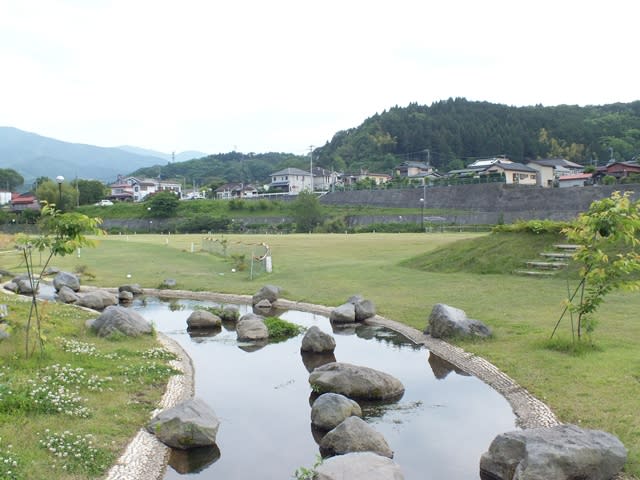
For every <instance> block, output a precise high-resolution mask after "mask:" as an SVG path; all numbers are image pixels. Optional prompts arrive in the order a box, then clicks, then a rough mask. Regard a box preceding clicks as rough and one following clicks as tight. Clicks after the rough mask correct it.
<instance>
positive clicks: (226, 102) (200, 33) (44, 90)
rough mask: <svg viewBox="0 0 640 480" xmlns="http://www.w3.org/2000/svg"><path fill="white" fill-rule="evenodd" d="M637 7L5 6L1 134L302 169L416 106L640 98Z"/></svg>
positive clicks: (283, 2) (429, 0)
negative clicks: (338, 136)
mask: <svg viewBox="0 0 640 480" xmlns="http://www.w3.org/2000/svg"><path fill="white" fill-rule="evenodd" d="M639 14H640V2H638V1H637V0H608V1H602V0H600V1H592V0H586V1H585V0H581V1H575V2H574V1H564V0H535V1H530V0H508V1H506V0H505V1H498V0H460V1H456V0H446V1H445V0H393V1H391V0H387V1H384V2H382V1H378V0H366V1H360V0H337V1H334V0H322V1H314V2H311V1H307V0H201V1H200V0H174V1H163V0H122V1H107V0H58V1H46V0H41V1H37V0H0V126H11V127H16V128H20V129H22V130H27V131H30V132H34V133H38V134H40V135H45V136H48V137H53V138H57V139H59V140H64V141H69V142H77V143H87V144H91V145H99V146H105V147H112V146H119V145H134V146H138V147H143V148H149V149H153V150H158V151H162V152H165V153H170V152H172V151H175V152H181V151H184V150H199V151H202V152H205V153H219V152H228V151H232V150H237V151H241V152H245V153H248V152H256V153H260V152H269V151H278V152H291V153H296V154H302V153H306V152H308V150H309V146H310V145H314V146H320V145H323V144H324V143H325V142H327V141H329V140H330V139H331V137H332V136H333V134H334V133H336V132H337V131H339V130H343V129H347V128H351V127H356V126H358V125H359V124H361V123H362V122H363V121H364V120H365V119H366V118H367V117H370V116H372V115H374V114H375V113H377V112H382V111H384V110H385V109H389V108H390V107H393V106H395V105H398V106H406V105H407V104H409V103H410V102H417V103H419V104H424V105H430V104H431V103H432V102H435V101H438V100H444V99H447V98H449V97H465V98H467V99H469V100H480V101H489V102H494V103H502V104H507V105H517V106H522V105H534V104H543V105H545V106H548V105H558V104H579V105H588V104H589V105H600V104H605V103H613V102H630V101H634V100H639V99H640V63H639V58H640V57H639V53H638V52H639V50H638V49H639V47H640V26H639V25H640V24H639V19H640V15H639Z"/></svg>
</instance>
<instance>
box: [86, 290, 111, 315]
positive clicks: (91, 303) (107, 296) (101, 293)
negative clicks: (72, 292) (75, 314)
mask: <svg viewBox="0 0 640 480" xmlns="http://www.w3.org/2000/svg"><path fill="white" fill-rule="evenodd" d="M117 304H118V297H117V296H116V295H115V294H113V293H111V292H108V291H106V290H92V291H90V292H87V293H83V294H81V295H80V298H78V300H77V301H76V305H80V306H81V307H86V308H91V309H93V310H104V309H105V308H107V307H109V306H111V305H117Z"/></svg>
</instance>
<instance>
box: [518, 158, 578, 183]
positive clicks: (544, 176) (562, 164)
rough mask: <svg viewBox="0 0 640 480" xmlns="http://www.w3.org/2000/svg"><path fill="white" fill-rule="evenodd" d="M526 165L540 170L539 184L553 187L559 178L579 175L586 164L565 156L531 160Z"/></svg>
mask: <svg viewBox="0 0 640 480" xmlns="http://www.w3.org/2000/svg"><path fill="white" fill-rule="evenodd" d="M526 165H527V166H528V167H531V168H534V169H536V170H537V171H538V172H539V175H538V185H540V186H542V187H553V186H555V185H556V184H557V182H556V180H557V179H558V178H560V177H562V176H565V175H578V174H581V173H582V172H583V171H584V166H582V165H580V164H578V163H574V162H570V161H569V160H565V159H564V158H543V159H538V160H531V161H530V162H527V164H526Z"/></svg>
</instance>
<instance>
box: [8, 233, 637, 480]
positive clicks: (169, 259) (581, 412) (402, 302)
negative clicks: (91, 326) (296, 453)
mask: <svg viewBox="0 0 640 480" xmlns="http://www.w3.org/2000/svg"><path fill="white" fill-rule="evenodd" d="M487 238H491V237H490V236H489V235H487V234H471V233H462V234H440V233H437V234H379V233H378V234H362V235H344V234H327V235H318V234H315V235H286V236H284V235H254V236H235V235H227V236H224V237H222V236H220V237H216V238H215V239H214V243H215V244H216V245H218V246H219V245H220V244H221V243H224V244H225V246H226V253H227V256H226V257H225V256H222V255H221V249H219V248H218V249H217V250H213V251H214V252H215V253H208V252H206V251H203V250H202V246H203V237H202V236H200V235H170V236H161V235H137V236H136V235H130V236H126V235H118V236H115V235H114V236H106V237H103V238H101V239H100V243H99V246H98V247H97V248H95V249H87V250H82V252H81V254H80V256H79V257H78V256H77V255H74V256H69V257H65V258H62V259H56V262H55V264H56V266H58V267H61V268H64V269H68V270H70V271H73V270H78V271H84V272H85V273H86V275H85V277H84V278H83V283H85V284H91V283H93V284H96V285H102V286H117V285H120V284H123V283H129V282H136V283H139V284H141V285H142V286H143V287H156V286H158V285H159V284H160V283H161V282H162V281H163V280H164V279H166V278H173V279H175V280H176V281H177V288H180V289H190V290H211V291H217V292H228V293H244V294H252V293H254V292H255V291H257V290H258V289H259V288H260V286H262V285H263V284H265V283H272V284H276V285H279V286H280V287H282V288H283V289H284V297H286V298H288V299H291V300H297V301H305V302H312V303H319V304H326V305H338V304H341V303H343V302H344V301H345V300H346V299H347V298H348V297H349V296H350V295H352V294H355V293H361V294H363V295H364V296H366V297H367V298H369V299H371V300H373V301H374V303H375V304H376V306H377V308H378V312H379V313H380V314H381V315H384V316H386V317H388V318H392V319H394V320H397V321H400V322H403V323H406V324H408V325H411V326H414V327H416V328H419V329H423V328H424V327H425V325H426V321H427V317H428V315H429V313H430V311H431V308H432V307H433V305H434V304H435V303H447V304H449V305H452V306H455V307H458V308H462V309H464V310H465V311H466V312H467V314H468V315H469V316H470V317H473V318H477V319H479V320H482V321H483V322H485V323H487V324H488V325H490V326H491V327H492V328H493V329H494V331H495V337H494V338H493V339H492V340H490V341H486V342H479V343H474V342H472V343H465V344H463V347H464V348H465V349H467V350H469V351H472V352H475V353H478V354H480V355H482V356H484V357H485V358H487V359H488V360H490V361H492V362H493V363H494V364H496V365H497V366H498V367H499V368H501V369H502V370H504V371H505V372H506V373H508V374H509V375H510V376H512V377H513V378H514V379H515V380H516V381H518V382H519V383H520V384H522V385H523V386H525V387H526V388H528V389H529V390H530V391H531V392H532V393H534V394H535V395H536V396H538V397H539V398H541V399H543V400H545V401H546V402H547V403H548V404H549V405H550V406H551V407H552V408H553V410H554V411H555V412H556V413H557V414H558V415H559V417H560V418H561V420H562V421H565V422H573V423H577V424H580V425H582V426H584V427H589V428H598V429H603V430H607V431H610V432H612V433H614V434H616V435H618V436H619V437H620V438H621V440H622V441H623V442H624V443H625V445H626V446H627V448H628V449H629V452H630V455H629V462H628V465H627V472H628V473H629V474H633V475H634V476H635V477H637V478H640V433H639V432H640V419H638V417H637V415H636V411H637V398H640V363H639V362H638V358H637V352H638V347H639V346H640V345H639V344H640V323H639V322H637V321H635V315H636V312H637V311H638V308H639V307H640V297H639V296H638V295H637V294H631V293H620V292H617V293H614V294H612V295H610V296H609V297H607V300H606V302H605V304H604V305H603V306H602V307H601V310H600V311H599V314H598V318H599V319H600V325H599V326H598V328H597V330H596V332H595V336H594V341H595V345H596V347H595V348H592V349H586V351H583V352H582V353H581V354H579V355H576V354H568V353H564V352H563V351H562V347H563V345H564V342H566V341H567V340H568V339H570V329H569V325H568V322H565V323H564V324H563V325H562V326H561V328H560V331H559V333H560V341H559V342H557V343H556V344H554V345H550V344H549V343H548V341H547V339H548V337H549V335H550V333H551V330H552V329H553V326H554V325H555V323H556V321H557V320H558V317H559V315H560V312H561V310H562V306H563V300H564V298H565V297H566V294H567V293H566V292H567V280H566V278H563V277H557V278H529V277H519V276H514V275H511V274H508V273H505V269H503V270H500V269H499V268H497V267H495V263H496V262H498V263H499V262H500V259H507V258H511V260H509V261H510V262H517V261H519V259H520V258H522V261H525V260H529V259H530V257H531V255H533V256H535V255H537V253H539V250H540V248H541V247H543V246H544V245H539V244H538V243H536V242H537V241H536V242H534V241H533V240H532V239H531V238H527V237H524V238H525V240H524V241H520V240H518V241H517V242H516V243H514V244H511V243H509V242H503V243H500V242H502V240H503V239H504V238H506V237H502V239H501V238H499V237H493V238H491V239H490V240H487ZM521 238H522V237H521ZM540 238H542V237H540ZM460 240H464V241H471V242H472V243H471V244H470V245H469V244H467V245H466V246H463V247H462V248H461V249H460V250H461V251H467V256H464V255H463V253H461V252H459V253H457V254H456V255H460V256H461V257H460V258H457V259H456V258H454V257H449V258H445V259H443V255H445V253H444V252H454V251H456V248H452V247H451V245H454V242H457V241H460ZM548 240H549V241H550V243H553V242H554V241H555V239H554V238H549V239H548ZM514 241H515V240H514ZM495 242H498V243H497V244H496V243H495ZM518 242H520V243H518ZM546 242H547V239H544V240H543V241H542V243H546ZM263 243H265V244H267V245H268V246H269V247H270V249H271V253H272V258H273V273H271V274H266V273H263V272H259V271H257V269H256V271H255V272H254V277H253V279H251V274H250V272H251V269H250V259H251V257H252V256H254V255H255V256H259V255H261V254H262V253H264V249H265V247H264V246H263V245H262V244H263ZM491 245H493V247H492V246H491ZM496 245H497V246H496ZM441 247H446V248H445V249H444V250H439V249H440V248H441ZM476 247H477V250H474V248H476ZM469 254H470V255H469ZM242 255H244V256H245V260H246V261H245V264H244V266H245V267H246V269H245V270H241V268H239V266H240V264H239V263H238V261H237V260H238V256H242ZM473 257H475V258H477V259H478V260H482V261H478V262H476V263H478V264H479V265H481V267H479V268H480V269H479V270H475V271H482V272H491V273H485V274H480V273H469V272H470V271H474V268H475V267H472V266H471V264H472V263H473V262H472V261H471V260H470V258H473ZM234 258H235V260H234ZM491 258H493V259H494V260H491ZM505 261H506V260H505ZM0 262H2V263H0V267H2V268H5V269H6V268H9V269H19V265H18V262H17V261H16V260H15V259H14V258H13V257H11V256H5V257H0ZM485 263H486V264H487V265H490V264H494V267H493V268H488V266H487V265H484V264H485ZM438 265H440V266H438ZM454 265H457V267H452V266H454ZM445 267H447V268H445ZM234 269H235V271H233V270H234ZM87 274H90V275H93V276H94V278H89V276H90V275H87ZM128 275H130V277H128ZM550 347H554V348H550Z"/></svg>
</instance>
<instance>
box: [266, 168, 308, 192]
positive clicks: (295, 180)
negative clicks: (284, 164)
mask: <svg viewBox="0 0 640 480" xmlns="http://www.w3.org/2000/svg"><path fill="white" fill-rule="evenodd" d="M268 187H269V192H270V193H272V192H282V193H288V194H289V195H298V194H299V193H300V192H302V191H304V190H307V191H311V190H312V177H311V173H310V172H307V171H304V170H300V169H299V168H285V169H284V170H280V171H278V172H275V173H272V174H271V183H270V184H269V185H268Z"/></svg>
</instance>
